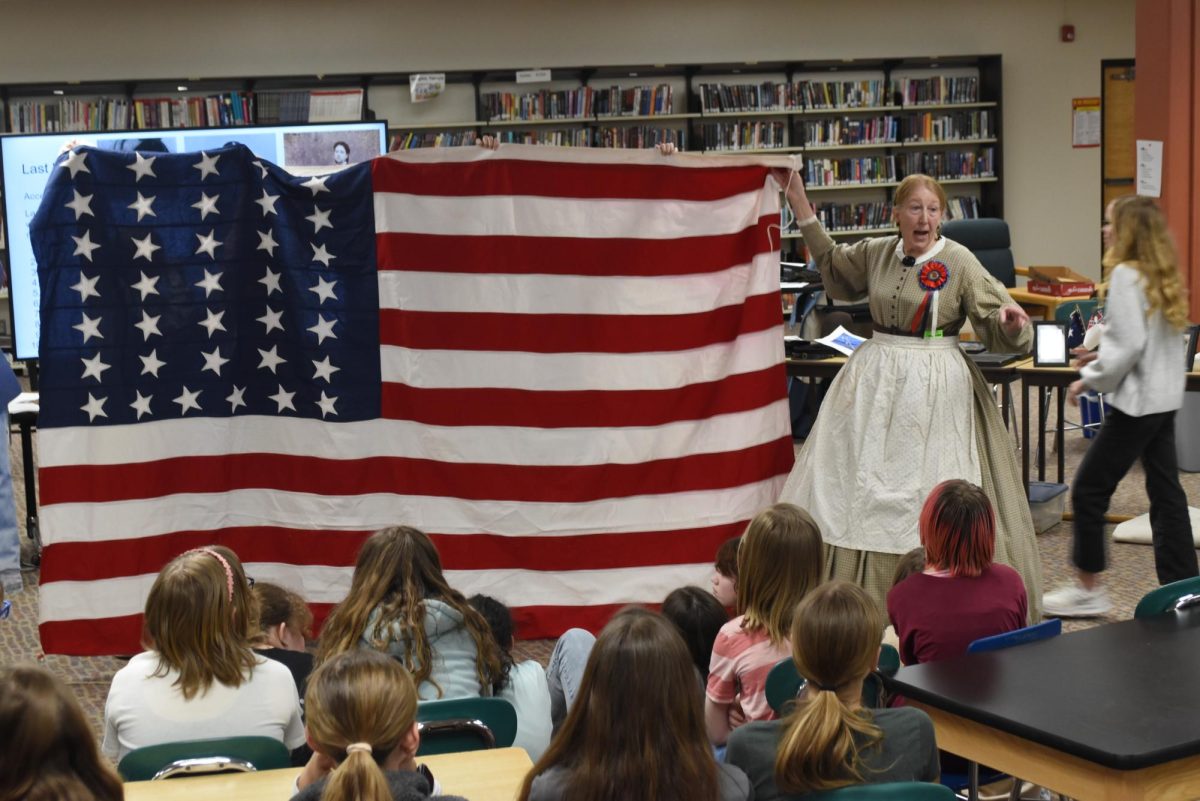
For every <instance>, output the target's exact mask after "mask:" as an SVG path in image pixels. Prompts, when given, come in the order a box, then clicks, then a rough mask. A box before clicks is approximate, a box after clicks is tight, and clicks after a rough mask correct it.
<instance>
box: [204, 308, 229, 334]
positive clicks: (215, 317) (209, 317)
mask: <svg viewBox="0 0 1200 801" xmlns="http://www.w3.org/2000/svg"><path fill="white" fill-rule="evenodd" d="M224 316H225V312H223V311H219V312H215V311H213V310H212V309H206V310H205V317H204V319H203V320H201V321H200V325H202V326H204V328H205V329H206V330H207V331H208V338H209V339H212V335H213V334H215V333H217V332H218V331H224V330H225V325H224V324H223V323H222V322H221V318H222V317H224Z"/></svg>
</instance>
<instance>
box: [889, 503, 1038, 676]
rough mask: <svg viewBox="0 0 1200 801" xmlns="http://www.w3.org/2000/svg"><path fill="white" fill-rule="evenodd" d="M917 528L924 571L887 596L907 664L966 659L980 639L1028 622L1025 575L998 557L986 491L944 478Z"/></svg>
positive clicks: (901, 654) (893, 588) (992, 518)
mask: <svg viewBox="0 0 1200 801" xmlns="http://www.w3.org/2000/svg"><path fill="white" fill-rule="evenodd" d="M919 525H920V529H921V544H922V545H923V546H924V547H925V569H924V570H923V571H921V572H920V573H914V574H913V575H911V576H909V577H908V578H906V579H904V580H903V581H901V582H900V583H899V584H897V585H896V586H894V587H892V589H891V591H889V592H888V597H887V608H888V617H890V618H891V619H892V623H893V625H895V627H896V635H897V636H898V637H899V640H900V658H901V659H902V660H903V661H904V664H906V665H912V664H916V663H918V662H934V661H937V660H939V659H948V658H950V657H954V656H960V655H961V654H964V653H966V651H967V646H968V645H970V644H971V643H972V642H974V641H975V640H977V639H979V638H980V637H989V636H991V635H993V634H1002V633H1004V632H1006V631H1012V630H1014V629H1019V628H1022V627H1023V626H1025V625H1026V617H1027V615H1028V599H1027V598H1026V596H1025V584H1024V582H1022V581H1021V576H1020V574H1019V573H1017V571H1015V570H1013V569H1012V568H1011V567H1009V566H1008V565H1001V564H996V563H994V562H993V561H992V555H993V553H994V551H995V545H996V515H995V513H994V512H993V511H992V504H991V501H989V500H988V497H987V495H986V494H984V492H983V490H982V489H980V488H979V487H977V486H975V485H974V484H972V483H970V482H968V481H960V480H957V479H955V480H951V481H943V482H942V483H941V484H938V485H937V486H936V487H934V488H933V492H931V493H930V494H929V497H928V498H927V499H926V501H925V505H924V506H923V507H922V509H921V516H920V520H919Z"/></svg>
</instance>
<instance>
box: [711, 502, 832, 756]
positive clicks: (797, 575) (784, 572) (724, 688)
mask: <svg viewBox="0 0 1200 801" xmlns="http://www.w3.org/2000/svg"><path fill="white" fill-rule="evenodd" d="M737 567H738V586H737V611H738V613H739V614H738V616H737V617H735V618H733V619H732V620H730V621H729V622H728V623H726V624H725V625H724V626H722V627H721V631H720V632H719V633H718V634H717V639H716V641H715V642H713V648H712V660H711V662H710V663H709V668H708V685H707V687H706V690H705V700H704V721H705V726H706V728H707V730H708V736H709V738H710V739H711V740H712V742H713V743H715V744H717V745H721V744H723V743H724V742H725V740H726V738H728V737H729V732H730V731H732V730H733V728H734V727H735V726H738V725H741V723H742V722H743V721H745V720H770V719H772V718H774V717H775V713H774V712H772V711H771V707H770V705H769V704H768V703H767V693H766V684H767V674H768V673H770V672H771V668H772V667H774V666H775V663H776V662H778V661H779V660H780V659H783V658H785V657H786V656H787V655H788V653H789V651H790V648H791V646H790V644H789V643H788V629H789V628H790V627H791V625H792V612H793V610H795V608H796V604H797V603H798V602H799V601H800V599H801V598H803V597H804V596H805V595H807V594H808V593H809V591H811V590H812V589H813V588H814V587H816V586H817V585H818V584H819V583H820V582H821V571H822V542H821V530H820V529H819V528H818V527H817V524H816V521H814V520H813V519H812V516H811V515H809V513H808V512H806V511H804V510H803V509H801V508H800V507H798V506H794V505H792V504H790V503H777V504H775V505H774V506H772V507H770V508H769V509H767V510H765V511H763V512H760V513H759V514H758V516H757V517H755V518H754V519H753V520H752V521H750V525H749V526H748V527H747V529H746V533H745V534H744V535H743V536H742V541H741V543H740V544H739V545H738V553H737Z"/></svg>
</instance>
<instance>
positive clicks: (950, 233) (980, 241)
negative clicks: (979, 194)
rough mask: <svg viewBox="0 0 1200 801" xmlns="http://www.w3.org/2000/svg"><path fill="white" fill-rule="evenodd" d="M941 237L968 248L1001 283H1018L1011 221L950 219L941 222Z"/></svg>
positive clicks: (1014, 284)
mask: <svg viewBox="0 0 1200 801" xmlns="http://www.w3.org/2000/svg"><path fill="white" fill-rule="evenodd" d="M942 236H944V237H946V238H947V239H952V240H954V241H955V242H957V243H958V244H960V245H962V246H963V247H965V248H966V249H967V250H969V251H971V253H973V254H974V255H975V258H977V259H979V263H980V264H982V265H983V266H984V268H985V269H987V271H988V272H989V273H991V274H992V275H994V276H995V277H996V278H997V279H998V280H999V281H1000V283H1002V284H1004V285H1005V286H1007V287H1015V286H1016V285H1017V268H1016V265H1015V263H1014V262H1013V255H1012V238H1011V237H1010V236H1009V234H1008V223H1006V222H1005V221H1004V220H999V219H996V218H995V217H979V218H976V219H973V220H950V221H949V222H947V223H945V224H944V225H942Z"/></svg>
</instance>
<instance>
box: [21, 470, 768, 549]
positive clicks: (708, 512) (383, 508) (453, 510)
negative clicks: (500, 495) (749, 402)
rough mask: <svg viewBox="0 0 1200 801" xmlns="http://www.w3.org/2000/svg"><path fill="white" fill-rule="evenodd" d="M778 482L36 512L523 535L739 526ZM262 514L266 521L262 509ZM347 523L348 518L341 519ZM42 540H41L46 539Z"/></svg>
mask: <svg viewBox="0 0 1200 801" xmlns="http://www.w3.org/2000/svg"><path fill="white" fill-rule="evenodd" d="M786 478H787V476H782V475H781V476H775V477H772V478H769V479H766V480H764V481H757V482H753V483H750V484H744V485H742V486H738V487H733V488H731V489H717V490H704V491H697V492H678V493H673V494H669V495H637V496H632V497H625V498H605V499H601V500H597V501H587V502H584V503H560V502H545V503H536V502H514V501H464V500H463V499H461V498H442V497H432V496H425V495H392V494H383V493H379V494H373V495H351V496H323V495H310V494H306V493H298V492H285V491H282V490H269V489H268V490H260V489H248V490H234V491H231V492H226V493H217V494H206V493H182V494H179V495H170V496H166V497H162V498H151V499H145V500H134V501H114V502H111V503H101V504H94V503H60V504H52V505H50V506H46V507H43V508H42V512H41V520H42V526H43V530H46V531H52V532H54V539H53V542H54V543H60V542H103V541H105V540H124V539H136V538H139V537H148V536H154V535H157V534H167V533H170V532H173V531H216V530H219V529H222V528H226V527H230V526H261V525H277V526H284V527H287V528H302V529H303V528H312V525H313V521H314V520H323V521H346V522H345V524H344V525H342V524H338V523H336V522H331V523H329V525H330V526H333V525H338V526H339V527H341V528H344V529H353V530H358V531H372V530H375V529H379V528H383V527H385V526H391V525H396V524H397V523H399V522H403V521H418V522H419V525H420V527H421V529H422V530H425V531H433V532H439V533H445V534H475V533H481V532H486V533H492V534H500V535H507V536H527V535H537V534H539V533H550V534H556V535H575V534H596V533H622V532H629V531H647V530H654V526H653V524H649V523H648V522H647V521H659V523H658V525H659V529H674V528H676V527H677V525H678V523H679V522H680V521H687V523H688V525H689V526H694V527H699V526H714V525H720V524H722V523H732V522H736V521H740V520H749V519H750V518H752V517H754V515H756V514H758V513H759V512H760V511H762V508H763V506H764V505H766V504H764V502H763V499H764V498H777V497H779V491H780V490H781V489H782V488H783V482H784V480H785V479H786ZM264 509H269V510H270V511H271V514H270V516H269V517H268V516H267V515H265V514H264V512H263V510H264ZM351 521H353V522H351ZM48 544H49V543H48Z"/></svg>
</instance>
